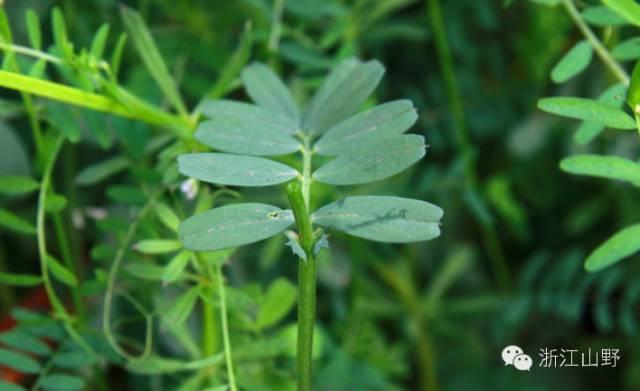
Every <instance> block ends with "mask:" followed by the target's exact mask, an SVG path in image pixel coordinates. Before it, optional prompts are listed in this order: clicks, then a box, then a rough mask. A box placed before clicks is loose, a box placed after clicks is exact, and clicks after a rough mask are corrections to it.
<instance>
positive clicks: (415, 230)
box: [311, 196, 443, 243]
mask: <svg viewBox="0 0 640 391" xmlns="http://www.w3.org/2000/svg"><path fill="white" fill-rule="evenodd" d="M442 215H443V212H442V209H440V208H439V207H437V206H435V205H432V204H430V203H428V202H424V201H420V200H413V199H409V198H400V197H391V196H357V197H347V198H345V199H343V200H340V201H337V202H334V203H332V204H329V205H326V206H324V207H322V208H320V209H319V210H317V211H316V212H315V213H313V215H312V216H311V218H312V220H313V222H314V223H315V224H318V225H321V226H323V227H326V228H328V229H335V230H338V231H344V232H346V233H348V234H349V235H353V236H358V237H361V238H365V239H369V240H375V241H377V242H390V243H408V242H416V241H421V240H431V239H434V238H436V237H438V236H439V235H440V227H439V225H440V223H439V222H440V219H441V218H442Z"/></svg>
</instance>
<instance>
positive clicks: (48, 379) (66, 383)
mask: <svg viewBox="0 0 640 391" xmlns="http://www.w3.org/2000/svg"><path fill="white" fill-rule="evenodd" d="M40 385H41V386H42V387H44V388H45V389H47V390H56V391H75V390H82V389H83V388H84V380H83V379H82V378H80V377H78V376H72V375H63V374H59V373H54V374H51V375H47V376H45V377H43V378H42V379H41V380H40Z"/></svg>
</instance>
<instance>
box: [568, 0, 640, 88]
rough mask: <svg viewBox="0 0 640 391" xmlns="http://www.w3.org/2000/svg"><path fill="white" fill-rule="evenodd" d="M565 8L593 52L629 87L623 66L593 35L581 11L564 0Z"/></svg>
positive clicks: (571, 0) (571, 2) (627, 76)
mask: <svg viewBox="0 0 640 391" xmlns="http://www.w3.org/2000/svg"><path fill="white" fill-rule="evenodd" d="M562 3H563V4H564V7H565V8H566V9H567V12H568V13H569V16H570V17H571V19H573V22H574V23H575V24H576V26H578V28H579V29H580V31H581V32H582V34H583V35H584V36H585V38H587V40H588V41H589V43H590V44H591V46H592V47H593V50H595V52H596V54H597V55H598V57H600V59H601V60H602V61H603V62H604V64H605V65H606V66H607V68H609V70H610V71H611V73H612V74H613V75H614V76H615V77H616V78H617V79H618V80H619V81H620V82H621V83H622V84H624V85H625V86H628V85H629V75H628V74H627V72H626V71H625V70H624V69H623V68H622V66H621V65H620V64H619V63H618V62H617V61H616V60H615V59H614V58H613V57H612V56H611V54H610V53H609V51H608V50H607V48H606V47H605V46H604V45H603V44H602V42H600V40H599V39H598V37H596V35H595V34H594V33H593V31H592V30H591V29H590V28H589V26H588V25H587V24H586V23H585V22H584V20H582V16H581V15H580V11H578V9H577V8H576V6H575V4H574V3H573V0H562Z"/></svg>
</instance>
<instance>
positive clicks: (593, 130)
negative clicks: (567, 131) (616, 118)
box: [574, 83, 627, 144]
mask: <svg viewBox="0 0 640 391" xmlns="http://www.w3.org/2000/svg"><path fill="white" fill-rule="evenodd" d="M626 91H627V87H625V85H624V84H622V83H617V84H613V85H612V86H610V87H609V88H607V89H606V90H605V91H604V92H603V93H602V94H601V95H600V96H599V97H598V101H600V102H602V103H606V104H608V105H611V106H613V107H616V108H622V105H623V104H624V99H623V97H624V96H625V94H626ZM603 130H604V125H602V124H601V123H599V122H593V121H584V122H583V123H582V124H580V127H579V128H578V130H577V131H576V134H575V136H574V139H575V140H576V142H577V143H578V144H586V143H588V142H590V141H591V140H593V139H594V138H596V137H597V136H598V135H599V134H600V133H602V131H603Z"/></svg>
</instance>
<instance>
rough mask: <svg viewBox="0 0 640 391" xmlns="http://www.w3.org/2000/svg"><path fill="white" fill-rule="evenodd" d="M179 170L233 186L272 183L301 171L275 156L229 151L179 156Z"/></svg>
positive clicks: (192, 175)
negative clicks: (262, 156) (236, 153)
mask: <svg viewBox="0 0 640 391" xmlns="http://www.w3.org/2000/svg"><path fill="white" fill-rule="evenodd" d="M178 170H179V171H180V172H181V173H182V174H184V175H186V176H190V177H193V178H195V179H199V180H201V181H205V182H210V183H216V184H220V185H230V186H271V185H277V184H279V183H283V182H288V181H290V180H291V179H293V178H295V177H296V176H298V175H299V173H298V171H296V170H295V169H293V168H291V167H289V166H287V165H284V164H282V163H278V162H274V161H273V160H268V159H263V158H259V157H253V156H240V155H231V154H226V153H192V154H186V155H182V156H179V157H178Z"/></svg>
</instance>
